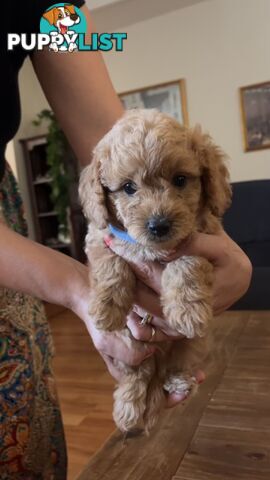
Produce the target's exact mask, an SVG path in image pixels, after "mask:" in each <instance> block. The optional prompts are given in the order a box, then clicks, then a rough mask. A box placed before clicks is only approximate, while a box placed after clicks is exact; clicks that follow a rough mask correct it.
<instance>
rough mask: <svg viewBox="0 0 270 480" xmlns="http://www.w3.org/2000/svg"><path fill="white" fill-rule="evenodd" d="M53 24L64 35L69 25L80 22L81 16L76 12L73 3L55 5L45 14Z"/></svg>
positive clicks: (44, 16)
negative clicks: (60, 5)
mask: <svg viewBox="0 0 270 480" xmlns="http://www.w3.org/2000/svg"><path fill="white" fill-rule="evenodd" d="M43 18H45V19H46V20H47V21H48V22H49V23H50V24H51V25H54V26H55V27H57V29H58V31H59V32H60V33H62V34H63V35H64V34H65V33H67V32H68V29H69V27H71V26H72V25H75V24H77V23H80V17H79V15H77V13H76V12H75V8H74V6H73V5H68V4H65V5H64V6H63V7H54V8H51V9H50V10H48V11H47V12H45V13H44V14H43Z"/></svg>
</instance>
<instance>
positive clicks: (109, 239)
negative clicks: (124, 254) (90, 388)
mask: <svg viewBox="0 0 270 480" xmlns="http://www.w3.org/2000/svg"><path fill="white" fill-rule="evenodd" d="M103 240H104V243H105V245H106V246H107V247H109V248H111V246H112V244H113V238H112V237H110V236H109V235H106V236H105V237H104V239H103Z"/></svg>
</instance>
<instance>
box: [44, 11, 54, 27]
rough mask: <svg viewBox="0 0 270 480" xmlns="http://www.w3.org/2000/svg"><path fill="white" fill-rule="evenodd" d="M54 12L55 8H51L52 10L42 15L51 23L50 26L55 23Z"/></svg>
mask: <svg viewBox="0 0 270 480" xmlns="http://www.w3.org/2000/svg"><path fill="white" fill-rule="evenodd" d="M54 10H55V8H51V10H48V12H45V13H43V15H42V17H43V18H45V19H46V20H47V21H48V22H49V23H50V25H52V24H53V22H54Z"/></svg>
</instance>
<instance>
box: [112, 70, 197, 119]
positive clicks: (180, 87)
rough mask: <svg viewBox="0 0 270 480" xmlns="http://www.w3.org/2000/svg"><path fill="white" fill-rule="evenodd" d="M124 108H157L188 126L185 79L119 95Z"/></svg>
mask: <svg viewBox="0 0 270 480" xmlns="http://www.w3.org/2000/svg"><path fill="white" fill-rule="evenodd" d="M119 97H120V99H121V101H122V103H123V105H124V107H125V108H126V109H128V110H129V109H130V108H157V109H158V110H160V111H162V112H164V113H167V114H168V115H170V116H172V117H174V118H175V119H176V120H178V122H179V123H182V124H183V125H186V126H188V123H189V122H188V112H187V97H186V83H185V80H184V79H181V80H175V81H172V82H167V83H161V84H158V85H152V86H148V87H144V88H140V89H136V90H131V91H128V92H124V93H121V94H120V95H119Z"/></svg>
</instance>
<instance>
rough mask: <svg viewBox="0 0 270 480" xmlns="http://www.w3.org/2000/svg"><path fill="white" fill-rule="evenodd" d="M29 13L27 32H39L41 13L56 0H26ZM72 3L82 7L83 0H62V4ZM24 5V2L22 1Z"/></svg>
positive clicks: (55, 2)
mask: <svg viewBox="0 0 270 480" xmlns="http://www.w3.org/2000/svg"><path fill="white" fill-rule="evenodd" d="M26 3H27V4H28V11H29V15H28V18H27V32H29V33H39V31H40V30H39V26H40V20H41V17H42V15H43V13H44V12H45V11H46V10H48V9H49V8H50V7H53V5H55V4H57V3H62V2H57V0H27V2H26ZM65 3H67V4H72V5H74V6H75V7H78V8H80V7H82V6H83V5H84V4H85V0H72V1H71V2H63V4H65ZM22 4H23V5H25V2H22Z"/></svg>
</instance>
